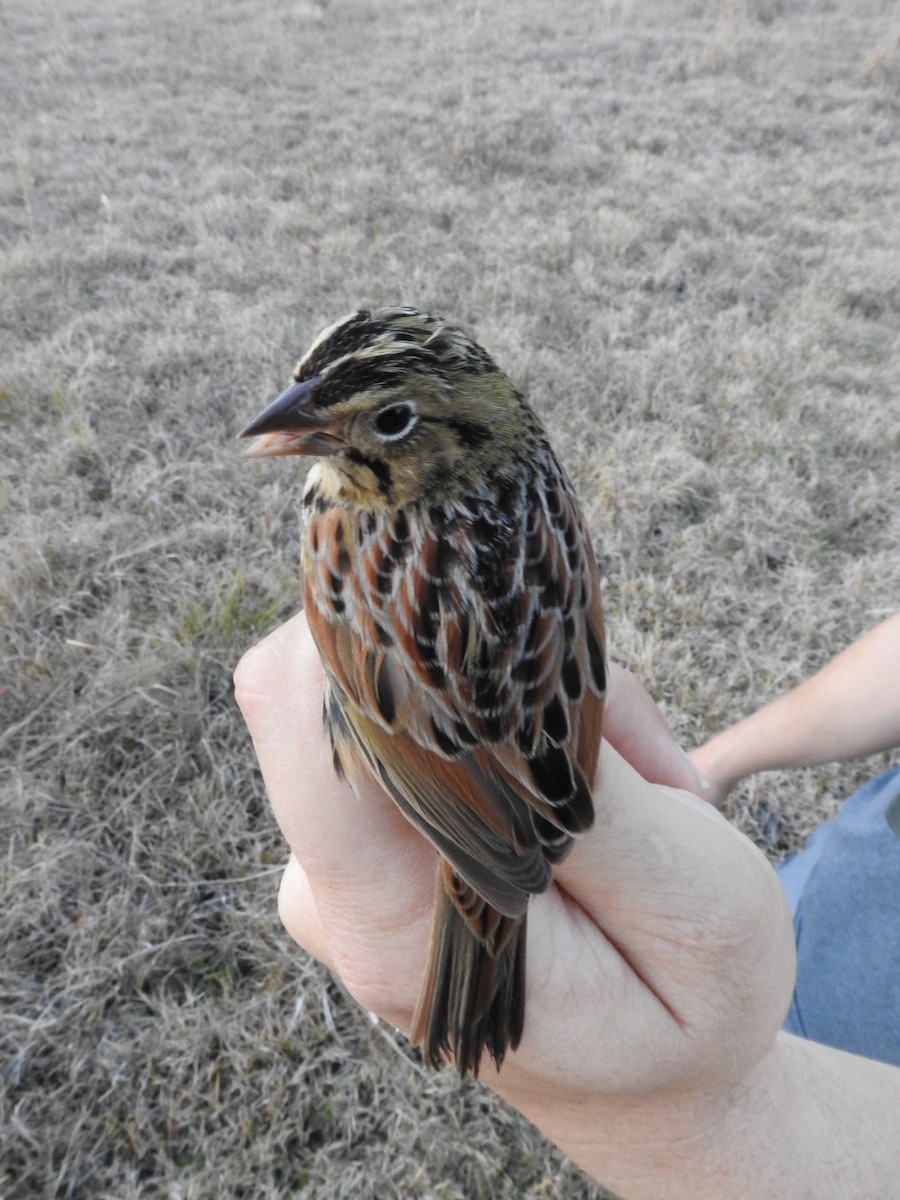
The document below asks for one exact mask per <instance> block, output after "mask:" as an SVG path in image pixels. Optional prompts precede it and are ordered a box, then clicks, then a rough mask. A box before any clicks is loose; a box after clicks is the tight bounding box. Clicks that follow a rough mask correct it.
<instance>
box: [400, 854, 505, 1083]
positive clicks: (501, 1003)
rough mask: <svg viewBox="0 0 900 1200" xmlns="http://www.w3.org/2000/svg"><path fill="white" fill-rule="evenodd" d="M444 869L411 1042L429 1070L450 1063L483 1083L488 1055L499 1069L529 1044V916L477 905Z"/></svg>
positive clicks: (472, 894)
mask: <svg viewBox="0 0 900 1200" xmlns="http://www.w3.org/2000/svg"><path fill="white" fill-rule="evenodd" d="M441 865H442V868H443V869H442V870H441V871H439V872H438V886H437V901H436V905H435V914H434V925H433V927H432V933H431V947H430V950H429V955H428V967H427V970H426V974H425V982H424V984H423V987H422V992H421V995H420V996H419V1003H418V1006H417V1009H416V1015H415V1018H414V1021H413V1034H412V1036H413V1041H414V1042H416V1043H417V1044H418V1045H420V1046H421V1047H422V1053H423V1056H424V1059H425V1062H426V1064H427V1065H428V1066H430V1067H434V1068H437V1067H440V1066H441V1065H442V1064H443V1063H444V1062H445V1061H446V1060H447V1059H448V1058H450V1059H452V1060H453V1061H454V1062H455V1063H456V1067H457V1070H458V1071H459V1073H460V1075H461V1076H462V1077H463V1078H464V1077H465V1076H466V1075H469V1074H471V1075H474V1076H476V1077H477V1075H478V1068H479V1065H480V1063H481V1059H482V1057H483V1055H484V1052H485V1051H487V1053H488V1054H490V1056H491V1058H492V1059H493V1060H494V1063H495V1064H496V1066H497V1067H499V1066H500V1064H501V1063H502V1062H503V1059H504V1057H505V1056H506V1053H507V1051H508V1050H515V1048H516V1047H517V1046H518V1044H519V1042H520V1040H521V1038H522V1029H523V1026H524V1023H525V917H506V916H503V915H502V914H501V913H498V912H497V911H496V910H495V909H493V908H491V907H490V905H488V904H487V903H486V902H485V901H484V900H481V898H480V897H478V898H477V899H478V901H479V902H478V904H477V905H473V903H472V898H473V896H474V893H473V892H472V889H471V888H468V887H467V885H466V884H464V883H462V881H461V880H460V879H459V877H458V876H455V875H453V873H452V869H451V868H450V867H449V865H448V864H447V863H442V864H441ZM450 887H452V888H453V894H452V895H451V892H450V890H449V888H450Z"/></svg>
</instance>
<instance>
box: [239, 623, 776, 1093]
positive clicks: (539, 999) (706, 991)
mask: <svg viewBox="0 0 900 1200" xmlns="http://www.w3.org/2000/svg"><path fill="white" fill-rule="evenodd" d="M236 682H237V696H238V701H239V703H240V705H241V708H242V710H243V712H244V714H245V717H246V719H247V722H248V725H249V728H250V732H251V734H252V736H253V739H254V744H255V746H256V749H257V753H258V755H259V759H260V764H261V767H262V771H263V777H264V779H265V781H266V786H267V788H268V791H269V795H270V798H271V801H272V804H273V808H274V810H275V814H276V817H277V818H278V820H279V823H280V824H281V827H282V829H283V831H284V834H285V837H286V838H287V840H288V843H289V845H290V846H291V851H292V856H291V860H290V864H289V866H288V869H287V871H286V873H285V876H284V880H283V884H282V889H281V897H280V909H281V915H282V919H283V920H284V922H285V925H286V927H287V928H288V930H289V932H290V933H291V934H292V936H293V937H294V938H295V939H296V940H297V941H298V942H299V943H300V945H302V946H304V947H305V948H306V949H307V950H308V951H309V952H310V953H312V954H314V955H315V956H316V957H317V958H319V959H321V960H322V961H323V962H325V963H326V964H327V965H328V966H329V967H330V968H331V969H332V970H334V971H335V972H336V973H337V974H338V975H339V976H340V978H341V979H342V980H343V982H344V984H345V986H346V987H347V988H348V990H349V991H350V992H351V994H353V995H354V996H355V997H356V998H357V1000H358V1001H359V1002H360V1003H361V1004H363V1005H364V1006H365V1007H366V1008H369V1009H371V1010H373V1011H375V1012H378V1013H380V1014H381V1015H382V1016H384V1017H385V1018H386V1019H388V1020H389V1021H391V1023H393V1024H394V1025H397V1026H398V1027H399V1028H401V1029H408V1027H409V1024H410V1021H411V1017H412V1013H413V1008H414V1005H415V998H416V995H417V990H418V986H419V981H420V976H421V973H422V969H423V965H424V962H425V956H426V950H427V944H428V933H429V928H430V915H431V906H432V901H433V891H434V862H435V858H434V852H433V850H432V849H431V847H430V846H429V845H428V844H427V843H426V842H424V841H423V840H422V838H421V837H420V836H419V835H418V834H417V833H416V832H415V831H414V830H413V829H412V828H411V827H410V826H409V825H408V823H407V822H406V821H405V819H404V818H403V817H402V816H401V815H400V813H399V812H398V811H397V810H396V808H395V807H394V805H393V804H392V802H391V801H390V800H389V799H388V798H387V797H386V796H385V795H384V794H383V793H382V792H381V791H380V790H379V789H378V788H377V787H376V786H374V785H372V784H369V783H364V784H362V786H361V788H360V795H359V798H357V797H356V796H355V795H354V794H353V793H352V792H351V791H350V789H349V788H348V787H347V786H346V784H342V783H340V782H339V781H338V780H337V779H336V777H335V775H334V772H333V770H332V767H331V763H330V761H329V756H328V753H327V749H326V747H325V744H324V741H323V738H322V733H321V670H320V667H319V662H318V655H317V653H316V650H315V647H314V646H313V644H312V640H311V638H310V637H309V634H308V631H307V629H306V624H305V620H304V618H303V617H302V615H301V616H299V617H296V618H294V619H293V620H292V621H290V622H288V623H287V624H286V625H285V626H283V627H282V628H281V629H279V630H277V631H276V632H275V633H274V634H272V635H271V636H270V637H269V638H267V639H266V640H265V641H264V642H262V643H261V644H260V645H259V646H257V647H255V648H254V649H253V650H252V651H250V652H249V653H248V655H247V656H246V657H245V659H244V661H243V662H242V664H241V666H240V667H239V669H238V672H237V675H236ZM606 733H607V737H608V739H609V740H608V742H607V743H606V744H605V745H604V747H603V751H602V755H601V767H600V771H599V781H598V786H597V789H596V794H595V801H596V809H597V820H596V823H595V825H594V828H593V829H592V830H591V831H590V832H589V833H588V834H587V835H585V836H583V837H582V838H579V839H578V841H577V843H576V846H575V848H574V850H573V852H572V853H571V855H570V856H569V857H568V858H567V859H566V860H565V861H564V862H563V863H562V864H561V865H560V866H559V868H558V869H557V871H556V883H555V885H554V886H553V887H552V888H551V889H550V890H549V891H548V892H547V893H546V894H544V895H542V896H538V897H535V898H534V899H533V900H532V903H531V906H530V912H529V944H528V962H529V969H528V1001H527V1011H528V1019H527V1023H526V1029H525V1036H524V1038H523V1042H522V1045H521V1046H520V1048H519V1050H518V1052H517V1053H516V1054H515V1055H512V1056H510V1059H509V1060H508V1063H507V1066H506V1067H505V1068H504V1070H503V1072H502V1075H501V1076H500V1077H499V1078H498V1077H495V1076H493V1075H492V1073H491V1072H489V1071H488V1072H486V1074H485V1075H484V1078H485V1080H486V1081H487V1082H489V1083H490V1084H491V1085H492V1086H494V1087H496V1088H497V1090H498V1091H501V1092H503V1093H505V1094H510V1093H511V1092H512V1091H513V1090H514V1088H515V1087H516V1086H519V1085H520V1084H521V1086H526V1085H531V1084H533V1085H536V1084H537V1081H540V1085H541V1087H542V1088H545V1089H546V1088H547V1087H549V1086H556V1087H559V1088H560V1089H564V1090H569V1089H572V1088H578V1089H581V1090H585V1089H587V1090H590V1091H597V1092H600V1093H602V1094H616V1093H625V1092H629V1093H634V1092H635V1091H638V1092H646V1091H660V1090H665V1089H666V1088H672V1087H680V1086H683V1085H684V1083H685V1081H686V1080H689V1079H695V1080H696V1079H700V1078H708V1079H712V1078H721V1077H722V1076H723V1073H724V1075H736V1074H739V1073H740V1071H741V1070H742V1069H745V1068H746V1066H747V1065H748V1064H749V1063H750V1062H752V1061H753V1060H754V1058H756V1057H758V1056H760V1055H761V1054H762V1053H763V1052H764V1050H765V1048H766V1047H767V1046H768V1044H769V1043H770V1042H771V1040H772V1039H773V1037H774V1034H775V1031H776V1030H777V1029H778V1027H779V1026H780V1024H781V1021H782V1019H783V1016H784V1012H785V1010H786V1008H787V1004H788V1000H789V997H790V992H791V987H792V983H793V938H792V934H791V924H790V918H789V915H788V913H787V909H786V906H785V904H784V900H783V896H782V893H781V889H780V887H779V885H778V883H777V880H776V879H775V876H774V875H773V873H772V872H771V870H770V868H769V867H768V866H767V864H766V863H765V861H764V859H763V858H762V856H761V855H760V854H759V853H758V852H757V851H756V850H755V849H754V848H753V847H752V846H751V845H750V843H749V842H747V841H746V839H744V838H743V837H742V836H741V835H740V834H738V833H737V832H736V831H735V830H734V829H733V828H732V827H731V826H729V825H728V824H727V823H726V822H725V821H724V820H723V819H722V818H721V817H719V816H718V814H716V813H715V812H714V811H713V810H712V809H710V808H709V806H707V805H705V804H703V803H701V802H700V801H698V800H696V799H695V798H694V797H693V796H691V795H689V794H687V792H684V791H675V790H673V788H674V787H675V786H676V785H679V784H680V785H681V786H682V787H686V788H687V787H689V788H692V789H696V788H697V787H698V786H699V784H698V781H697V779H696V777H695V776H694V773H693V772H692V770H691V768H690V766H689V765H688V764H687V762H686V761H685V759H684V756H683V755H682V754H681V752H680V751H679V750H678V748H677V747H676V746H675V744H674V742H672V740H671V738H670V736H669V734H668V732H667V730H666V728H665V725H664V722H663V721H662V718H661V716H660V715H659V713H658V710H657V709H656V708H655V706H653V705H652V702H650V701H649V699H648V698H647V696H646V693H645V692H644V691H643V689H642V688H640V685H638V684H637V683H636V681H635V680H633V679H632V678H631V677H630V676H628V675H627V674H626V673H624V672H615V673H614V674H613V677H612V680H611V686H610V698H609V703H608V716H607V722H606ZM629 760H630V761H629ZM638 769H639V770H640V771H642V772H643V774H644V775H646V776H648V777H649V778H651V779H654V780H657V781H659V782H658V783H657V784H650V783H648V782H647V781H646V780H645V779H644V778H642V776H641V774H639V773H638ZM661 785H662V786H661ZM401 880H402V886H398V884H399V881H401ZM723 1040H724V1041H726V1042H727V1044H728V1046H729V1053H728V1055H727V1056H723V1055H722V1053H721V1049H722V1044H723ZM586 1048H590V1052H586Z"/></svg>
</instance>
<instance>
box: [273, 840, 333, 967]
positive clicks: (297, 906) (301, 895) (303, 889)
mask: <svg viewBox="0 0 900 1200" xmlns="http://www.w3.org/2000/svg"><path fill="white" fill-rule="evenodd" d="M278 915H279V917H281V923H282V925H284V927H285V929H286V930H287V932H288V933H289V934H290V935H291V937H292V938H293V939H294V941H295V942H296V943H297V945H298V946H300V947H302V948H303V949H304V950H305V951H306V952H307V953H308V954H311V955H312V956H313V958H317V959H318V960H319V962H320V963H322V964H324V966H326V967H329V968H331V969H333V968H334V964H333V962H332V961H331V951H330V948H329V945H328V935H327V934H326V932H325V926H324V925H323V924H322V918H321V917H320V916H319V909H318V907H317V905H316V898H315V896H314V895H313V890H312V887H311V886H310V882H309V879H308V878H307V876H306V872H305V871H304V870H303V868H302V867H301V866H300V863H299V862H298V861H297V859H296V858H295V856H294V855H293V854H292V855H291V856H290V858H289V859H288V863H287V866H286V867H285V869H284V874H283V875H282V876H281V886H280V887H279V889H278Z"/></svg>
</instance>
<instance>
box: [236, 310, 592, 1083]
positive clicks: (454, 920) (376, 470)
mask: <svg viewBox="0 0 900 1200" xmlns="http://www.w3.org/2000/svg"><path fill="white" fill-rule="evenodd" d="M293 378H294V382H293V383H292V384H291V386H290V387H288V388H287V390H286V391H284V392H283V393H282V394H281V395H280V396H279V397H278V398H277V399H276V400H275V401H274V403H272V404H271V405H270V406H269V407H268V408H266V409H265V411H264V412H262V413H261V414H260V415H259V416H258V417H257V418H256V419H255V420H254V421H252V422H251V424H250V425H248V426H247V428H246V429H244V430H243V432H242V434H241V435H240V436H242V437H247V438H249V437H253V438H254V439H255V440H254V441H253V443H252V444H251V445H250V446H249V447H248V449H247V455H248V456H249V457H254V458H261V457H271V456H276V455H293V454H299V455H309V456H314V457H315V458H316V459H317V461H316V462H315V464H314V465H313V466H312V468H311V470H310V471H309V474H308V476H307V478H306V484H305V489H304V492H303V516H304V531H303V539H302V566H303V597H304V607H305V610H306V614H307V617H308V621H309V627H310V630H311V631H312V636H313V638H314V640H315V643H316V646H317V647H318V650H319V654H320V655H321V658H322V663H323V665H324V675H325V688H324V704H323V713H324V726H325V730H326V732H327V736H328V738H329V739H330V744H331V751H332V756H333V761H334V766H335V770H336V771H337V773H338V775H339V776H342V777H347V778H348V779H349V780H350V781H351V783H352V781H353V780H354V778H357V779H358V778H359V777H360V772H367V773H368V774H369V775H370V776H372V777H373V778H374V779H375V780H377V781H378V783H379V784H380V785H381V786H382V787H383V788H384V790H385V791H386V792H387V793H388V795H389V796H390V797H391V798H392V800H393V801H394V802H395V803H396V805H397V806H398V808H399V809H400V811H401V812H402V813H403V815H404V816H405V817H406V818H407V819H408V820H409V821H410V822H411V824H412V825H413V826H414V827H415V828H416V829H417V830H418V831H419V832H420V833H421V834H423V835H424V837H426V838H427V839H428V841H429V842H430V843H431V845H432V846H433V847H434V849H435V851H436V852H437V869H436V874H437V889H436V891H437V900H436V904H435V912H434V922H433V927H432V934H431V943H430V949H429V953H428V961H427V966H426V970H425V976H424V982H423V984H422V987H421V990H420V994H419V998H418V1003H417V1007H416V1012H415V1017H414V1021H413V1028H412V1040H413V1041H414V1042H415V1043H416V1044H418V1045H419V1046H421V1049H422V1054H423V1059H424V1061H425V1062H426V1064H428V1065H429V1066H430V1067H434V1068H437V1067H439V1066H440V1065H441V1064H442V1063H443V1062H445V1061H447V1060H450V1061H453V1062H454V1063H455V1065H456V1067H457V1069H458V1071H459V1073H460V1075H461V1076H463V1077H465V1076H466V1075H468V1074H472V1075H475V1076H477V1074H478V1070H479V1065H480V1064H481V1063H482V1060H483V1057H484V1054H485V1053H487V1054H488V1055H490V1057H491V1059H493V1061H494V1063H495V1065H496V1066H497V1068H498V1069H499V1068H500V1066H501V1064H502V1062H503V1059H504V1056H505V1055H506V1053H507V1051H509V1050H514V1049H515V1048H516V1047H517V1046H518V1044H519V1042H520V1039H521V1037H522V1032H523V1026H524V1020H525V947H526V914H527V907H528V900H529V897H530V896H532V895H535V894H537V893H540V892H543V891H545V890H546V889H547V888H548V887H549V886H550V884H551V881H552V877H553V876H552V871H553V867H554V865H555V864H556V863H558V862H560V860H561V859H562V858H563V856H564V855H565V854H566V853H567V851H568V850H569V848H570V847H571V845H572V841H573V839H574V838H575V837H576V836H577V835H578V834H580V833H583V832H584V831H585V830H586V829H588V828H589V827H590V826H591V824H592V822H593V819H594V807H593V800H592V795H591V783H592V780H593V777H594V773H595V770H596V766H597V757H598V753H599V746H600V733H601V725H602V719H603V700H604V693H605V686H606V666H605V649H604V634H603V616H602V609H601V602H600V584H599V578H598V572H597V564H596V560H595V556H594V552H593V549H592V546H591V539H590V536H589V534H588V531H587V528H586V525H585V520H584V517H583V514H582V512H581V509H580V506H579V504H578V501H577V499H576V497H575V494H574V491H573V488H572V485H571V483H570V482H569V480H568V478H567V476H566V474H565V472H564V470H563V468H562V467H561V466H560V464H559V462H558V461H557V458H556V456H555V455H554V452H553V450H552V449H551V447H550V443H549V441H548V439H547V435H546V433H545V431H544V429H543V427H542V425H541V423H540V421H539V420H538V417H537V416H536V414H535V413H534V411H533V410H532V409H531V408H530V407H529V405H528V404H527V403H526V401H525V399H524V398H523V396H522V394H521V393H520V392H519V391H518V390H517V389H516V388H515V387H514V385H513V384H512V382H511V381H510V379H509V378H508V377H507V376H506V375H505V374H504V373H503V371H501V370H500V368H499V367H498V366H497V365H496V364H495V362H494V361H493V359H492V358H491V357H490V355H489V354H488V353H487V351H485V350H484V349H483V348H482V347H481V346H479V345H478V344H476V343H475V342H474V341H473V340H472V339H471V338H469V337H468V336H467V335H466V334H465V333H464V332H462V330H460V329H458V328H456V327H455V326H453V325H452V324H448V323H447V322H445V321H443V320H441V319H440V318H438V317H435V316H431V315H430V314H428V313H425V312H420V311H418V310H417V309H414V308H382V309H376V310H372V311H368V310H362V311H359V312H355V313H352V314H351V315H349V316H346V317H344V318H342V319H341V320H339V321H337V322H336V323H335V324H333V325H331V326H329V328H327V329H326V330H324V332H322V333H321V334H320V335H319V336H318V337H317V338H316V340H315V341H314V342H313V344H312V346H311V347H310V349H309V350H308V351H307V353H306V354H305V355H304V356H303V358H302V359H301V360H300V362H299V364H298V366H297V368H296V370H295V371H294V377H293Z"/></svg>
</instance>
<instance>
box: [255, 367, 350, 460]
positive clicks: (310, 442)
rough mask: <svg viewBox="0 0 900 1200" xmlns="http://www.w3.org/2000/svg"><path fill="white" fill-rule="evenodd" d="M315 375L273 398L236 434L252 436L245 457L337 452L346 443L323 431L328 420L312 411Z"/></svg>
mask: <svg viewBox="0 0 900 1200" xmlns="http://www.w3.org/2000/svg"><path fill="white" fill-rule="evenodd" d="M318 382H319V378H318V376H316V377H315V378H314V379H305V380H304V381H303V382H302V383H294V384H292V385H291V386H290V387H289V388H288V389H287V391H284V392H282V393H281V395H280V396H279V397H278V399H277V400H273V401H272V403H271V404H270V405H269V407H268V408H266V409H264V410H263V411H262V412H261V413H260V414H259V416H258V417H256V419H255V420H253V421H251V422H250V424H249V425H248V426H247V428H246V429H242V430H241V432H240V433H239V434H238V437H242V438H246V437H252V438H254V439H255V440H254V441H253V442H251V443H250V445H249V446H248V447H247V449H246V450H245V451H244V454H245V456H246V457H247V458H274V457H275V456H276V455H279V454H315V455H321V454H337V452H338V451H339V450H344V449H346V446H347V443H346V442H345V441H343V440H342V439H341V438H339V437H337V436H336V435H335V434H333V433H329V432H328V431H327V426H328V421H327V418H326V417H325V416H323V414H322V413H321V412H317V411H316V406H315V404H314V402H313V393H314V391H315V387H316V384H317V383H318Z"/></svg>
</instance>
